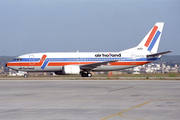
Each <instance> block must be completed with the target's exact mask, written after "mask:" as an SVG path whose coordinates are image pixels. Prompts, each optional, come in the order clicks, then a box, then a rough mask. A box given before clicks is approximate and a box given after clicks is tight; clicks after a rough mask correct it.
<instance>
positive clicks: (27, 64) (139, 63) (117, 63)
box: [8, 61, 150, 66]
mask: <svg viewBox="0 0 180 120" xmlns="http://www.w3.org/2000/svg"><path fill="white" fill-rule="evenodd" d="M92 63H97V62H50V63H49V64H48V66H64V65H86V64H92ZM147 63H150V62H147V61H144V62H135V63H134V62H133V64H132V62H114V63H110V65H143V64H147ZM41 64H42V62H39V63H34V65H31V66H41ZM8 66H29V63H28V62H27V63H24V62H23V63H19V62H18V63H8ZM108 66H109V65H108Z"/></svg>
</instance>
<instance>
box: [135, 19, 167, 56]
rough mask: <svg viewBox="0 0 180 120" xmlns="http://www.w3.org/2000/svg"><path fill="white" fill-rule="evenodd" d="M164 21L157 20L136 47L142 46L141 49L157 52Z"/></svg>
mask: <svg viewBox="0 0 180 120" xmlns="http://www.w3.org/2000/svg"><path fill="white" fill-rule="evenodd" d="M163 26H164V22H157V23H156V24H155V25H154V27H153V28H152V29H151V30H150V31H149V33H148V34H147V35H146V36H145V37H144V39H143V40H142V41H141V42H140V44H139V45H138V46H137V48H142V49H143V51H147V52H150V53H157V50H158V46H159V42H160V38H161V34H162V30H163Z"/></svg>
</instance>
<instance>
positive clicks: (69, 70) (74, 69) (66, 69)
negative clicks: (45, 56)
mask: <svg viewBox="0 0 180 120" xmlns="http://www.w3.org/2000/svg"><path fill="white" fill-rule="evenodd" d="M62 73H64V74H79V73H80V68H79V66H76V65H66V66H63V68H62Z"/></svg>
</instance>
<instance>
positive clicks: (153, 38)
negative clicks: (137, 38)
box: [144, 26, 161, 51]
mask: <svg viewBox="0 0 180 120" xmlns="http://www.w3.org/2000/svg"><path fill="white" fill-rule="evenodd" d="M160 34H161V32H160V31H159V30H158V27H157V26H154V28H153V29H152V31H151V33H150V35H149V37H148V39H147V41H146V43H145V44H144V46H145V47H148V51H151V50H152V49H153V47H154V45H155V43H156V41H157V39H158V37H159V35H160Z"/></svg>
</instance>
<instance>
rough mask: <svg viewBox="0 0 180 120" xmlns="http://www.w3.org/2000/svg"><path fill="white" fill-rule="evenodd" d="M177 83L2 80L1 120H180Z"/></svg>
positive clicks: (179, 90) (178, 83)
mask: <svg viewBox="0 0 180 120" xmlns="http://www.w3.org/2000/svg"><path fill="white" fill-rule="evenodd" d="M179 118H180V81H177V80H169V81H168V80H0V119H1V120H179Z"/></svg>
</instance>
